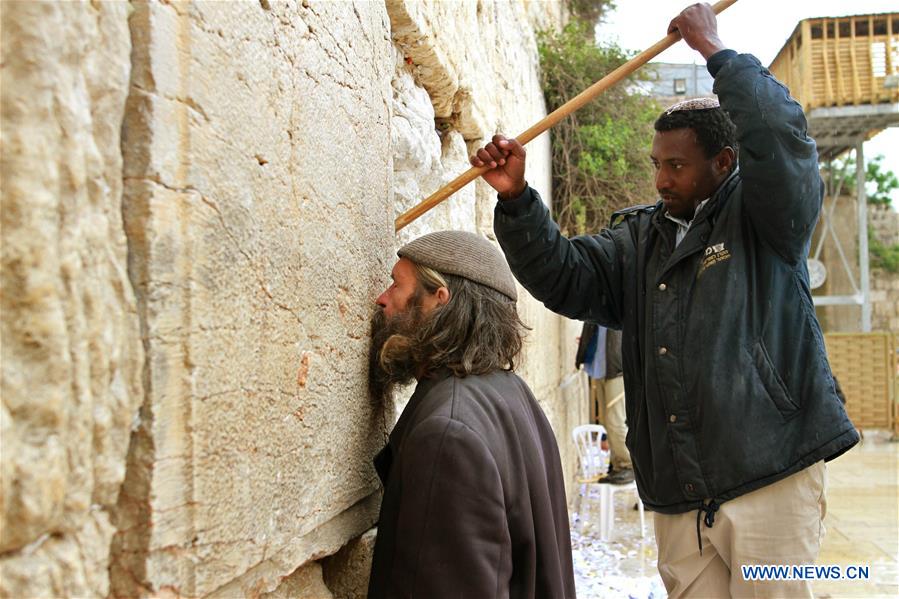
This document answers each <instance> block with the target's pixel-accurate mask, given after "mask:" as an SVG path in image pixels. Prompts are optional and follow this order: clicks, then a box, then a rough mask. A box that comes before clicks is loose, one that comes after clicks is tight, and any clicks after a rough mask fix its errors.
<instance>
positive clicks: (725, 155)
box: [715, 146, 737, 174]
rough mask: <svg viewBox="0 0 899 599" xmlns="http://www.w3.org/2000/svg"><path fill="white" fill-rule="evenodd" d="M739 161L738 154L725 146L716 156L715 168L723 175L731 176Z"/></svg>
mask: <svg viewBox="0 0 899 599" xmlns="http://www.w3.org/2000/svg"><path fill="white" fill-rule="evenodd" d="M736 161H737V153H736V152H734V149H733V148H732V147H730V146H724V147H723V148H721V151H720V152H718V154H717V155H716V156H715V168H717V169H718V171H719V172H720V173H722V174H729V173H730V172H731V171H732V170H734V163H735V162H736Z"/></svg>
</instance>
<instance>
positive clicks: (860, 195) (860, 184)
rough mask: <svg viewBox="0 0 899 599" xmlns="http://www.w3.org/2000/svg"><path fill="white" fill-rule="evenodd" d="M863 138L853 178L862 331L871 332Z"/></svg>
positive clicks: (856, 153)
mask: <svg viewBox="0 0 899 599" xmlns="http://www.w3.org/2000/svg"><path fill="white" fill-rule="evenodd" d="M863 144H864V140H861V139H860V140H859V141H858V142H857V143H856V145H855V180H856V197H857V200H858V273H859V287H861V292H862V323H861V324H862V332H863V333H870V332H871V290H870V277H869V274H868V198H867V195H866V193H865V153H864V150H863V149H862V145H863Z"/></svg>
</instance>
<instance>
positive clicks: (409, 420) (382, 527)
mask: <svg viewBox="0 0 899 599" xmlns="http://www.w3.org/2000/svg"><path fill="white" fill-rule="evenodd" d="M397 254H398V255H399V256H400V259H399V261H398V262H397V263H396V265H395V266H394V268H393V273H392V277H393V284H392V285H391V286H390V287H389V288H388V289H387V290H386V291H385V292H384V293H382V294H381V296H380V297H379V298H378V300H377V303H378V306H380V310H379V314H378V318H376V323H375V325H374V327H373V334H372V357H373V364H372V374H373V377H372V378H373V390H374V391H375V393H376V394H378V395H383V394H384V393H385V392H389V389H390V387H391V386H392V385H393V384H397V383H407V382H411V381H412V380H417V381H418V384H417V386H416V388H415V393H414V394H413V395H412V398H411V399H410V400H409V403H408V404H407V405H406V407H405V409H404V410H403V413H402V415H401V416H400V418H399V421H398V422H397V423H396V426H395V427H394V429H393V432H392V433H391V434H390V440H389V442H388V444H387V447H385V448H384V450H383V451H382V452H381V453H380V454H378V456H377V458H376V459H375V467H376V469H377V471H378V474H379V475H380V477H381V479H382V481H383V483H384V500H383V503H382V505H381V515H380V519H379V521H378V536H377V541H376V542H375V550H374V559H373V563H372V572H371V579H370V582H369V591H368V596H369V597H370V598H373V599H374V598H378V597H427V598H439V597H466V598H467V597H472V598H474V597H477V598H484V597H488V598H489V597H497V598H506V597H513V598H514V597H521V598H536V597H541V598H542V597H561V598H565V597H571V598H573V597H574V574H573V568H572V560H571V539H570V536H569V529H568V511H567V504H566V499H565V485H564V480H563V475H562V466H561V461H560V459H559V449H558V446H557V445H556V438H555V435H554V434H553V431H552V429H551V428H550V425H549V422H548V421H547V419H546V416H545V415H544V413H543V411H542V410H541V409H540V406H539V405H538V404H537V401H536V400H535V399H534V396H533V394H532V393H531V391H530V389H528V386H527V385H526V384H525V383H524V381H522V380H521V379H520V378H519V377H518V376H517V375H515V374H514V373H513V372H512V369H513V367H514V363H515V360H516V359H517V357H518V354H519V352H520V350H521V346H522V334H523V331H524V325H523V324H522V323H521V321H520V320H519V318H518V313H517V311H516V308H515V302H516V299H517V291H516V288H515V280H514V279H513V277H512V273H511V271H510V270H509V266H508V264H507V263H506V261H505V259H504V258H503V256H502V254H501V253H500V251H499V250H498V249H497V248H495V247H494V246H493V245H492V244H491V243H490V242H489V241H487V240H486V239H484V238H482V237H479V236H477V235H474V234H472V233H464V232H461V231H441V232H437V233H431V234H429V235H425V236H424V237H420V238H418V239H416V240H415V241H412V242H411V243H409V244H407V245H405V246H403V247H402V248H400V250H399V251H398V252H397Z"/></svg>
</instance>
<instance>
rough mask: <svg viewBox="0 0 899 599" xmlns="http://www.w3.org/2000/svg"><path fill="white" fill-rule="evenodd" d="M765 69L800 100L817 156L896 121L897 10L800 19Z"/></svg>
mask: <svg viewBox="0 0 899 599" xmlns="http://www.w3.org/2000/svg"><path fill="white" fill-rule="evenodd" d="M769 68H770V70H771V72H772V73H773V74H774V76H775V77H777V78H778V79H779V80H780V81H782V82H784V83H785V84H786V85H787V87H789V88H790V91H791V93H792V95H793V97H794V98H796V99H797V100H798V101H799V103H800V104H802V107H803V109H804V110H805V114H806V116H807V117H808V120H809V134H810V135H811V136H812V137H813V138H815V140H816V141H817V142H818V151H819V156H820V159H821V160H822V161H824V160H828V159H831V158H834V157H836V156H838V155H840V154H842V153H843V152H845V151H846V150H849V149H852V148H854V147H855V146H856V144H857V143H858V142H860V141H864V140H867V139H870V138H871V137H872V136H874V135H875V134H877V133H878V132H879V131H881V130H883V129H885V128H887V127H890V126H896V125H899V12H894V13H884V14H867V15H854V16H846V17H816V18H811V19H803V20H802V21H800V22H799V24H798V25H796V28H795V29H794V31H793V33H792V35H791V36H790V38H789V39H788V40H787V42H786V43H785V44H784V46H783V48H781V50H780V52H778V54H777V56H776V57H775V58H774V61H773V62H772V63H771V66H770V67H769Z"/></svg>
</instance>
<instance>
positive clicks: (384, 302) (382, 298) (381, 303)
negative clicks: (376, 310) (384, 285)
mask: <svg viewBox="0 0 899 599" xmlns="http://www.w3.org/2000/svg"><path fill="white" fill-rule="evenodd" d="M375 303H376V304H378V305H379V306H381V307H382V308H386V307H387V292H386V291H383V292H381V295H379V296H378V299H376V300H375Z"/></svg>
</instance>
